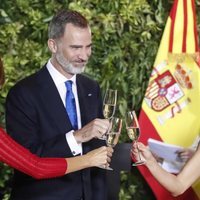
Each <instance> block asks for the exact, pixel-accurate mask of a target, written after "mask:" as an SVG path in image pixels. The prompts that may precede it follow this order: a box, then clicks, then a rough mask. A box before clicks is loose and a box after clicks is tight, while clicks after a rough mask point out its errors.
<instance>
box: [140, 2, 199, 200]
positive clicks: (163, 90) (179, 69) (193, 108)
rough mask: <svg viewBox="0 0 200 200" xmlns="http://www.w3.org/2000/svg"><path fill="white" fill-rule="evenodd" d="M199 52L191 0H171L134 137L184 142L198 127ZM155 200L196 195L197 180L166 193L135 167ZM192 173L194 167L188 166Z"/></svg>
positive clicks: (188, 199) (187, 198)
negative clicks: (177, 192)
mask: <svg viewBox="0 0 200 200" xmlns="http://www.w3.org/2000/svg"><path fill="white" fill-rule="evenodd" d="M199 113H200V58H199V46H198V34H197V26H196V14H195V1H194V0H174V3H173V7H172V9H171V12H170V15H169V17H168V19H167V23H166V27H165V30H164V32H163V36H162V40H161V42H160V47H159V50H158V53H157V56H156V59H155V62H154V66H153V70H152V73H151V77H150V80H149V84H148V88H147V90H146V94H145V97H144V100H143V103H142V108H141V112H140V116H139V122H140V127H141V137H140V141H141V142H143V143H144V144H147V140H148V139H149V138H153V139H156V140H159V141H163V142H165V143H169V144H174V145H179V146H183V147H189V146H191V144H192V143H193V141H194V140H195V138H196V137H197V136H198V134H199V133H200V120H199V119H200V114H199ZM138 168H139V170H140V172H141V174H142V175H143V176H144V178H145V179H146V181H147V182H148V184H149V185H150V187H151V188H152V190H153V192H154V194H155V196H156V199H158V200H172V199H180V200H196V199H200V184H199V183H198V182H197V183H195V184H194V185H193V186H192V187H191V188H189V189H188V190H187V191H186V192H185V193H184V194H183V195H181V196H179V197H178V198H175V197H172V196H171V195H170V193H169V192H168V191H166V190H165V189H164V188H163V187H162V186H161V185H160V184H159V183H158V182H157V181H156V180H155V179H154V178H153V177H152V175H151V174H150V172H149V171H148V170H147V168H146V167H145V166H139V167H138ZM191 173H195V172H191Z"/></svg>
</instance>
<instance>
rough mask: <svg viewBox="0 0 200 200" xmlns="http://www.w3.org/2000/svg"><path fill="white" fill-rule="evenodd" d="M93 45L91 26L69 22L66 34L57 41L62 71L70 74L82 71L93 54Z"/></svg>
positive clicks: (58, 61)
mask: <svg viewBox="0 0 200 200" xmlns="http://www.w3.org/2000/svg"><path fill="white" fill-rule="evenodd" d="M91 45H92V38H91V31H90V28H78V27H76V26H74V25H72V24H67V25H66V27H65V34H64V36H63V37H62V38H61V39H59V41H57V51H56V53H55V59H56V62H57V63H58V65H59V68H60V69H61V71H64V73H67V74H70V75H74V74H79V73H82V72H83V71H84V68H85V65H86V64H87V62H88V59H89V57H90V55H91Z"/></svg>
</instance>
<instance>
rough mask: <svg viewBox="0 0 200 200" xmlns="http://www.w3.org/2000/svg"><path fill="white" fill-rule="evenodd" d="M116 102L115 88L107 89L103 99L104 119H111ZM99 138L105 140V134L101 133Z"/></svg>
mask: <svg viewBox="0 0 200 200" xmlns="http://www.w3.org/2000/svg"><path fill="white" fill-rule="evenodd" d="M116 104H117V90H112V89H107V90H106V93H105V96H104V100H103V115H104V117H105V119H111V118H112V117H113V115H114V114H115V109H116ZM99 139H101V140H106V135H105V134H104V135H102V137H101V138H99Z"/></svg>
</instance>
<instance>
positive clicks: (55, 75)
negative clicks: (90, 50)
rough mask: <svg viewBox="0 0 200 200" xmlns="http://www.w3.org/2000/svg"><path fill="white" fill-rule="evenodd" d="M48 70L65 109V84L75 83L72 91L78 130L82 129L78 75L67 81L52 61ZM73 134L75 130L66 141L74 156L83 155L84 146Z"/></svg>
mask: <svg viewBox="0 0 200 200" xmlns="http://www.w3.org/2000/svg"><path fill="white" fill-rule="evenodd" d="M47 69H48V71H49V73H50V75H51V77H52V79H53V82H54V84H55V85H56V88H57V90H58V92H59V94H60V98H61V99H62V102H63V104H64V106H65V107H66V105H65V99H66V93H67V89H66V86H65V82H66V81H68V80H71V81H72V82H73V84H72V91H73V93H74V98H75V102H76V112H77V121H78V129H80V128H81V115H80V106H79V101H78V94H77V85H76V75H74V76H73V77H72V78H71V79H67V78H66V77H65V76H64V75H62V74H61V73H60V72H59V71H58V70H57V69H56V68H55V67H54V66H53V65H52V63H51V61H50V60H49V61H48V63H47ZM66 112H67V111H66ZM73 133H74V130H71V131H70V132H68V133H66V134H65V136H66V140H67V143H68V145H69V147H70V149H71V152H72V154H73V155H74V156H76V155H78V154H82V144H78V143H77V142H76V139H75V137H74V135H73Z"/></svg>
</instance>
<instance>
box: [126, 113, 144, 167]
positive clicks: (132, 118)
mask: <svg viewBox="0 0 200 200" xmlns="http://www.w3.org/2000/svg"><path fill="white" fill-rule="evenodd" d="M126 130H127V133H128V136H129V138H130V139H131V140H132V141H133V142H135V143H136V144H137V141H138V138H139V136H140V127H139V123H138V119H137V116H136V113H135V111H130V112H128V113H127V115H126ZM138 157H139V160H138V161H137V162H135V163H134V164H133V166H137V165H142V164H144V161H143V160H142V159H141V156H140V151H139V149H138Z"/></svg>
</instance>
